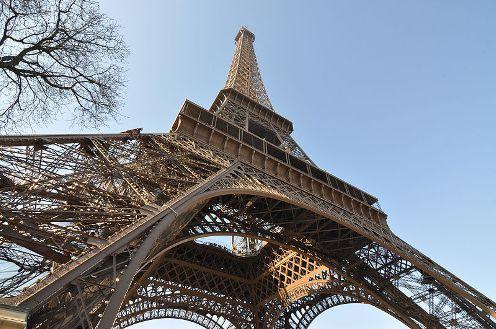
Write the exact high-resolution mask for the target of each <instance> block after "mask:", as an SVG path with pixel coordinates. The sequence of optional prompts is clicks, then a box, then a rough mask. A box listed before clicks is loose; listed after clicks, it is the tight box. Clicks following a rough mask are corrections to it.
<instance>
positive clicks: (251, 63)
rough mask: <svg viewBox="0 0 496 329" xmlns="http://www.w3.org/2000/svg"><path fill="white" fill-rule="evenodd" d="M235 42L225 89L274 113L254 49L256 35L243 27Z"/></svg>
mask: <svg viewBox="0 0 496 329" xmlns="http://www.w3.org/2000/svg"><path fill="white" fill-rule="evenodd" d="M234 40H235V41H236V50H235V52H234V56H233V59H232V63H231V68H230V69H229V73H228V75H227V81H226V84H225V86H224V88H232V89H234V90H236V91H238V92H239V93H241V94H243V95H245V96H247V97H249V98H251V99H252V100H254V101H257V102H258V103H259V104H261V105H263V106H265V107H267V108H268V109H270V110H272V111H273V108H272V104H271V103H270V100H269V96H268V95H267V91H266V90H265V87H264V84H263V82H262V77H261V75H260V70H259V68H258V63H257V57H256V56H255V49H254V48H253V42H254V41H255V35H254V34H253V33H252V32H250V31H249V30H248V29H247V28H246V27H244V26H243V27H242V28H241V29H240V30H239V32H238V34H237V35H236V38H235V39H234Z"/></svg>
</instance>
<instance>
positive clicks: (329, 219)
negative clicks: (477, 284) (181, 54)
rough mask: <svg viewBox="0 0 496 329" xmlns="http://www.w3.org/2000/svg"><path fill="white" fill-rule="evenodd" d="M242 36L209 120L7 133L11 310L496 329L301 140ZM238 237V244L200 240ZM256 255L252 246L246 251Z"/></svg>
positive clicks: (4, 284) (247, 323) (467, 290)
mask: <svg viewBox="0 0 496 329" xmlns="http://www.w3.org/2000/svg"><path fill="white" fill-rule="evenodd" d="M253 41H254V36H253V34H252V33H251V32H249V31H248V30H247V29H246V28H242V29H241V30H240V32H239V33H238V35H237V37H236V51H235V54H234V59H233V61H232V65H231V69H230V71H229V75H228V80H227V82H226V86H225V88H224V89H223V90H221V91H220V93H219V94H218V96H217V98H216V99H215V101H214V102H213V104H212V106H211V107H210V109H208V110H207V109H204V108H202V107H200V106H198V105H195V104H193V103H192V102H189V101H186V102H185V103H184V105H183V107H182V109H181V111H180V113H179V115H178V117H177V119H176V121H175V123H174V125H173V127H172V129H171V132H170V133H168V134H142V133H140V131H139V130H131V131H128V132H125V133H120V134H109V135H51V136H48V135H47V136H39V135H38V136H3V137H1V138H0V155H1V158H0V202H1V204H0V221H1V225H0V259H1V261H2V264H1V266H2V274H1V278H0V279H1V281H0V294H1V295H2V298H1V300H0V303H2V304H8V305H11V306H19V307H22V308H25V309H27V310H29V320H28V327H29V328H51V329H54V328H99V329H101V328H125V327H127V326H129V325H131V324H134V323H137V322H140V321H146V320H149V319H156V318H178V319H185V320H188V321H192V322H195V323H198V324H200V325H201V326H203V327H205V328H307V327H308V326H309V324H310V323H311V322H312V320H313V319H315V318H316V317H317V316H318V315H319V314H320V313H322V312H323V311H325V310H327V309H329V308H331V307H333V306H336V305H341V304H348V303H366V304H370V305H372V306H374V307H377V308H378V309H380V310H383V311H384V312H387V313H388V314H390V315H392V316H394V317H395V318H397V319H398V320H399V321H401V322H403V323H404V324H405V325H406V326H408V327H410V328H496V324H495V312H496V305H495V303H494V302H493V301H491V300H490V299H489V298H487V297H485V296H484V295H482V294H481V293H480V292H478V291H476V290H475V289H474V288H472V287H470V286H469V285H468V284H466V283H465V282H463V281H462V280H461V279H459V278H457V277H456V276H454V275H453V274H451V273H450V272H448V271H447V270H445V269H444V268H442V267H441V266H439V265H438V264H436V263H435V262H433V261H432V260H431V259H429V258H428V257H427V256H425V255H423V254H422V253H421V252H419V251H418V250H416V249H415V248H413V247H412V246H410V245H409V244H407V243H406V242H404V241H403V240H401V239H400V238H399V237H397V236H396V235H395V234H394V233H393V232H391V230H390V229H389V227H388V225H387V222H386V214H385V213H384V212H382V211H381V210H380V209H379V208H377V207H376V206H375V205H376V202H377V199H376V198H375V197H374V196H372V195H370V194H368V193H366V192H364V191H362V190H360V189H358V188H356V187H354V186H352V185H350V184H348V183H346V182H344V181H342V180H340V179H338V178H337V177H335V176H333V175H331V174H329V173H327V172H325V171H323V170H322V169H320V168H318V167H317V166H315V165H314V163H313V162H312V161H311V160H310V159H309V158H308V156H307V155H306V154H305V153H304V152H303V150H302V149H301V148H300V147H299V146H298V144H297V143H296V142H295V141H294V140H293V139H292V138H291V132H292V130H293V125H292V123H291V121H289V120H287V119H286V118H284V117H282V116H281V115H279V114H277V113H276V112H275V111H274V110H273V108H272V105H271V103H270V101H269V99H268V96H267V92H266V91H265V88H264V86H263V83H262V80H261V78H260V73H259V69H258V66H257V62H256V59H255V53H254V50H253ZM219 235H228V236H237V237H239V238H238V240H237V241H238V242H239V243H240V244H239V243H238V245H243V241H244V245H245V246H248V247H241V249H240V247H238V248H237V249H228V248H225V247H221V246H218V245H215V244H205V243H202V239H203V238H206V237H211V236H219ZM253 245H256V247H249V246H253Z"/></svg>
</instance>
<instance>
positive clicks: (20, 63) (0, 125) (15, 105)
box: [0, 0, 128, 132]
mask: <svg viewBox="0 0 496 329" xmlns="http://www.w3.org/2000/svg"><path fill="white" fill-rule="evenodd" d="M0 35H1V36H0V132H7V131H11V130H19V129H20V128H22V127H24V126H27V125H32V124H33V123H46V122H49V121H51V120H53V118H54V117H55V116H56V115H57V114H59V113H60V112H61V111H62V110H63V109H64V110H65V109H67V110H70V111H72V112H71V113H72V115H73V120H75V121H76V122H77V123H79V124H80V125H82V126H90V127H98V126H101V125H103V124H105V122H106V120H107V119H109V118H113V117H115V116H116V114H117V110H118V107H119V106H120V94H119V91H120V89H121V88H122V86H123V85H124V79H123V67H122V65H123V63H124V61H125V58H126V56H127V54H128V50H127V48H126V46H125V44H124V42H123V40H122V37H121V36H120V34H119V31H118V26H117V25H116V24H115V23H114V22H113V21H112V20H111V19H109V18H108V17H107V16H106V15H105V14H103V13H101V12H100V10H99V7H98V4H97V3H96V2H95V1H93V0H30V1H25V0H0Z"/></svg>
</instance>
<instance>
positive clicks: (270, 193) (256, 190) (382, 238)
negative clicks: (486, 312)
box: [174, 173, 479, 327]
mask: <svg viewBox="0 0 496 329" xmlns="http://www.w3.org/2000/svg"><path fill="white" fill-rule="evenodd" d="M262 175H266V174H263V173H262ZM272 180H275V178H272ZM254 184H255V185H256V186H255V187H253V186H251V187H250V186H246V185H245V186H234V187H231V188H227V187H226V186H222V184H221V186H217V187H214V188H211V189H210V190H208V191H204V192H203V193H201V194H200V195H198V196H196V197H194V198H192V200H190V202H189V203H190V206H191V205H194V204H198V202H200V201H205V200H210V199H212V198H214V197H216V196H222V195H233V194H234V195H236V194H246V195H256V196H266V197H270V198H273V199H276V200H279V201H283V202H288V203H290V204H293V205H296V206H299V207H302V208H304V209H307V210H309V211H313V212H315V213H317V214H320V215H322V216H325V217H327V218H329V219H331V220H333V221H335V222H338V223H339V224H342V225H343V226H346V227H348V228H350V229H351V230H353V231H354V232H356V233H358V234H360V235H362V236H364V237H366V238H368V239H370V240H371V241H373V242H375V243H377V244H379V245H380V246H381V247H384V245H386V247H384V248H385V249H387V250H389V249H392V250H393V251H394V252H396V253H397V254H398V255H399V257H401V258H404V259H406V261H408V262H410V263H411V268H415V269H418V270H419V271H421V273H424V272H426V273H429V275H430V274H434V275H432V277H433V278H434V279H439V278H440V277H442V276H443V275H445V274H446V273H448V274H447V275H448V279H444V280H441V279H440V280H439V281H440V282H439V284H441V285H442V284H443V283H444V282H446V280H449V278H450V276H449V275H451V274H450V273H449V272H447V271H445V270H444V269H443V270H444V271H445V272H443V271H439V270H438V269H437V268H426V266H424V265H425V264H422V262H419V259H415V257H417V256H418V255H417V256H415V255H414V254H408V250H409V249H408V248H406V247H405V245H406V246H408V245H407V244H406V243H404V242H402V244H400V245H398V246H394V242H396V240H394V242H393V241H391V239H390V238H391V236H394V234H392V233H391V232H390V230H389V228H387V226H384V225H383V226H382V227H381V230H382V231H381V232H382V235H381V234H378V232H377V231H376V229H377V228H374V229H372V230H371V229H370V228H364V227H360V226H356V225H355V224H353V221H349V222H347V221H346V220H347V219H349V218H347V216H349V214H347V216H344V217H343V218H342V219H339V220H336V216H333V215H330V214H326V212H325V211H323V210H322V209H317V208H315V207H313V206H309V204H310V203H305V202H303V201H302V200H301V199H298V198H296V199H291V198H290V197H289V196H288V195H286V194H284V193H282V192H281V191H278V190H276V189H275V188H274V187H271V186H269V187H267V186H265V187H264V188H260V186H261V185H262V184H261V183H260V182H258V181H255V182H254ZM305 193H306V192H305ZM311 197H315V196H311ZM332 207H334V206H332ZM176 211H177V210H176ZM176 211H174V212H176ZM341 214H343V213H341ZM236 234H238V233H236ZM394 237H395V238H396V239H397V240H399V238H397V237H396V236H394ZM400 241H401V240H400ZM408 247H410V246H408ZM410 248H411V247H410ZM405 255H406V257H405ZM418 257H420V258H422V257H425V256H424V255H422V254H420V256H418ZM420 260H422V259H420ZM427 261H430V260H429V259H427ZM430 262H432V261H430ZM419 264H420V265H421V266H420V265H419ZM436 265H437V264H436ZM413 305H415V306H417V305H416V304H415V303H413ZM464 306H465V307H467V305H464ZM468 308H470V306H468ZM468 308H466V309H465V310H469V311H471V309H468ZM418 311H420V312H423V311H424V310H422V309H420V308H419V309H418ZM398 314H400V312H398ZM476 320H477V321H479V319H476ZM424 321H425V323H428V324H430V325H435V324H436V323H438V324H439V320H438V319H437V318H436V317H434V316H431V315H429V314H428V313H426V315H425V316H424V320H422V322H424ZM403 322H408V323H409V324H408V325H409V326H410V327H418V324H417V322H416V321H412V320H411V318H410V317H409V316H407V317H404V321H403ZM435 326H437V325H435ZM439 326H440V324H439Z"/></svg>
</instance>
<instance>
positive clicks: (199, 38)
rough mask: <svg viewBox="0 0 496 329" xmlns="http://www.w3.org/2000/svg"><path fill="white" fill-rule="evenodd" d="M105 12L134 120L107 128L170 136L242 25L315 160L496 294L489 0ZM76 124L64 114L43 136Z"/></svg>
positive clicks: (213, 86)
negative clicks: (119, 45)
mask: <svg viewBox="0 0 496 329" xmlns="http://www.w3.org/2000/svg"><path fill="white" fill-rule="evenodd" d="M102 7H103V9H104V11H105V12H106V13H107V14H108V15H110V16H112V17H114V18H115V19H116V20H117V21H118V22H119V23H120V24H121V25H122V27H123V32H124V34H125V38H126V40H127V42H128V44H129V47H130V49H131V52H132V54H131V56H130V58H129V71H128V80H129V84H128V87H127V89H126V91H125V95H126V105H125V107H124V109H123V114H124V115H125V116H126V118H123V119H122V120H121V121H120V122H119V123H112V124H110V126H109V127H108V128H105V129H102V131H122V130H126V129H130V128H135V127H143V128H144V130H145V131H152V132H163V131H168V130H169V128H170V126H171V124H172V122H173V120H174V118H175V116H176V114H177V112H178V110H179V108H180V106H181V104H182V102H183V101H184V99H185V98H189V99H190V100H192V101H194V102H196V103H198V104H200V105H203V106H204V107H208V106H209V105H210V103H211V102H212V100H213V99H214V97H215V96H216V94H217V92H218V91H219V89H221V88H222V86H223V84H224V82H225V77H226V74H227V70H228V67H229V64H230V59H231V55H232V53H233V50H234V40H233V39H234V36H235V34H236V32H237V31H238V28H239V27H240V26H241V25H246V26H248V28H249V29H250V30H252V31H253V32H254V33H255V34H256V41H255V50H256V52H257V56H258V60H259V63H260V66H261V72H262V78H263V79H264V81H265V85H266V87H267V90H268V93H269V96H270V98H271V101H272V104H273V105H274V107H275V108H276V111H277V112H278V113H280V114H282V115H284V116H286V117H287V118H289V119H290V120H292V121H293V122H294V126H295V132H294V137H295V138H296V140H297V141H298V142H299V143H300V145H302V146H303V148H304V149H305V151H306V152H307V153H308V154H309V155H310V157H312V159H313V160H314V161H315V162H316V163H317V164H318V165H320V166H321V167H323V168H325V169H326V170H328V171H330V172H331V173H333V174H335V175H337V176H339V177H341V178H343V179H346V180H348V181H350V182H351V183H353V184H355V185H357V186H359V187H362V188H363V189H365V190H366V191H369V192H371V193H372V194H374V195H376V196H377V197H379V199H380V203H381V205H382V208H383V209H384V210H385V211H386V212H387V213H388V214H389V224H390V226H391V228H392V229H393V230H394V231H395V232H396V233H397V234H398V235H399V236H400V237H402V238H403V239H405V240H406V241H408V242H409V243H411V244H413V245H414V246H415V247H417V248H418V249H420V250H421V251H423V252H425V253H426V254H428V255H429V256H430V257H431V258H433V259H434V260H436V261H438V262H439V263H440V264H441V265H443V266H445V267H446V268H448V269H449V270H451V271H453V272H454V273H455V274H456V275H458V276H460V277H461V278H463V279H464V280H466V281H467V282H468V283H470V284H471V285H473V286H474V287H476V288H478V289H479V290H481V291H482V292H483V293H485V294H486V295H487V296H488V297H490V298H492V299H493V300H494V299H496V284H495V279H494V278H495V277H496V265H495V238H496V235H495V233H496V145H495V144H496V1H493V0H478V1H472V0H459V1H449V0H445V1H439V0H434V1H433V0H423V1H421V0H415V1H413V0H405V1H393V0H390V1H382V0H379V1H367V0H362V1H353V0H351V1H350V0H341V1H322V2H319V1H298V2H297V1H266V0H265V1H254V0H250V1H232V0H231V1H184V0H181V1H122V0H112V1H111V0H105V1H103V2H102ZM70 129H71V128H69V127H66V126H65V122H63V121H60V122H58V123H56V124H54V125H53V126H50V127H47V128H42V129H39V130H37V132H68V131H69V130H70ZM72 130H73V132H79V131H76V130H74V128H72ZM350 317H351V320H350ZM193 327H195V326H194V325H190V324H187V323H185V322H181V321H172V322H171V320H163V321H153V322H148V323H145V324H144V325H140V326H136V327H134V328H150V329H152V328H193ZM329 327H335V328H347V329H353V328H364V327H366V328H370V329H374V328H392V329H393V328H403V326H402V325H401V324H400V323H398V322H397V321H396V320H394V319H391V318H389V316H386V315H384V314H382V313H381V312H379V311H377V310H375V309H373V308H371V307H367V306H364V305H355V306H341V307H338V308H336V309H333V310H331V311H327V312H326V313H324V314H323V315H322V316H320V317H319V318H318V319H317V320H316V321H315V322H314V324H313V325H312V326H311V328H312V329H317V328H329Z"/></svg>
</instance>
